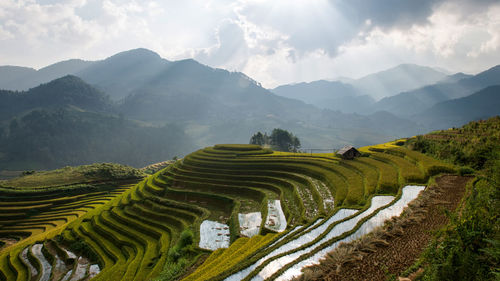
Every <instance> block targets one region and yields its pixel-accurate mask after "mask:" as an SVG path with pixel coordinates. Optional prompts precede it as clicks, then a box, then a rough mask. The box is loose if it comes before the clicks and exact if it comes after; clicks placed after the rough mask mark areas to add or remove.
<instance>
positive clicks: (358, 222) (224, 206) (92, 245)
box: [0, 144, 451, 280]
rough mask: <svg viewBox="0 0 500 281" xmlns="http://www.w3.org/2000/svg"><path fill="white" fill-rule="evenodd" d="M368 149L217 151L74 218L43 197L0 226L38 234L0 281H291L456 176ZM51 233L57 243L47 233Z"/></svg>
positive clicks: (9, 255) (14, 233)
mask: <svg viewBox="0 0 500 281" xmlns="http://www.w3.org/2000/svg"><path fill="white" fill-rule="evenodd" d="M362 151H363V152H365V153H366V155H365V156H364V157H360V158H357V159H355V160H341V159H339V158H337V157H335V156H333V155H331V156H326V155H314V154H313V155H310V154H300V153H299V154H284V153H273V152H272V151H270V150H267V149H262V148H261V147H260V146H255V145H216V146H214V147H209V148H205V149H201V150H199V151H196V152H194V153H192V154H190V155H188V156H186V157H185V158H184V159H182V160H179V161H177V162H175V163H174V164H172V165H170V166H169V167H167V168H165V169H163V170H161V171H159V172H157V173H156V174H154V175H152V176H150V177H148V178H146V179H145V180H144V181H142V182H141V183H139V184H137V185H135V186H134V187H131V188H128V189H126V190H122V191H120V192H121V193H119V192H118V191H117V192H115V193H113V194H111V195H105V194H100V195H97V194H96V195H95V196H92V195H90V194H89V195H86V196H84V197H81V198H79V199H75V200H74V201H71V202H68V203H67V204H68V205H67V206H69V207H68V208H69V209H71V211H68V208H64V207H63V206H53V205H51V206H47V204H53V203H52V201H53V200H55V199H54V198H51V197H50V196H47V197H46V198H37V200H33V201H34V202H36V204H37V205H36V209H37V210H38V209H39V213H37V214H36V215H33V216H30V217H29V218H26V219H25V220H22V222H21V223H12V222H11V223H9V220H8V219H7V216H3V217H2V218H0V220H1V221H2V222H3V221H5V224H2V228H1V229H0V232H1V234H0V235H5V236H4V237H18V238H25V237H27V235H29V233H31V234H36V233H40V234H38V236H32V237H37V238H36V239H32V238H29V239H25V240H22V241H21V242H19V243H18V244H16V245H15V246H11V247H7V248H5V249H4V250H3V251H2V252H0V265H1V267H0V280H30V279H31V277H32V276H33V277H36V278H39V279H40V280H45V278H48V279H47V280H60V279H61V278H65V279H64V280H80V279H88V278H89V277H90V276H92V277H94V280H149V279H151V278H154V277H157V276H160V279H162V280H175V279H183V280H208V279H212V280H224V279H226V280H264V279H266V278H271V279H276V278H278V279H283V280H286V279H287V278H289V277H291V276H295V275H297V274H298V273H300V269H301V267H303V266H304V265H308V264H311V263H314V262H317V260H318V259H319V258H320V257H321V255H324V253H325V252H326V251H329V250H331V249H332V247H335V245H336V244H338V243H339V242H340V241H347V240H349V239H353V238H356V237H357V236H359V235H362V234H364V233H366V232H367V231H369V230H370V229H371V228H373V226H375V225H378V224H380V223H382V222H383V221H384V219H386V218H388V217H391V216H393V215H398V214H399V213H401V211H402V207H404V206H405V205H406V204H407V203H408V202H409V201H410V200H411V199H413V198H415V197H416V196H417V194H418V191H419V190H421V189H422V188H423V187H418V186H417V187H407V188H404V189H403V187H404V186H405V185H408V184H419V185H423V184H425V183H426V182H427V181H428V179H429V177H430V176H431V175H434V174H436V173H439V172H440V171H450V170H451V167H449V166H447V165H444V164H442V163H440V162H437V161H435V160H433V159H431V158H428V157H425V156H423V155H421V154H418V153H415V152H412V151H408V150H406V149H405V148H403V147H399V146H396V145H394V144H386V145H380V146H377V147H373V148H364V149H362ZM42 199H43V200H42ZM30 204H31V203H22V204H13V203H8V202H7V201H5V202H0V209H1V208H4V209H5V210H9V212H11V216H12V217H16V216H18V217H23V216H24V215H23V214H26V213H27V212H30V210H32V209H33V208H35V207H29V206H33V205H30ZM79 204H80V205H79ZM77 211H81V213H78V212H77ZM69 217H71V218H72V219H71V221H70V220H68V218H69ZM4 227H5V228H4ZM50 229H57V233H53V234H51V235H47V233H49V232H50V231H49V230H50ZM190 233H192V235H191V234H190ZM48 239H49V240H48ZM23 241H24V242H23ZM42 244H43V245H47V246H46V247H47V248H48V249H51V247H52V248H56V249H55V250H54V251H53V253H55V254H51V253H50V251H47V252H45V253H44V251H43V250H41V253H42V254H43V255H44V257H46V260H47V262H43V261H42V256H40V255H38V258H36V257H37V256H34V258H33V257H31V258H30V254H29V253H30V251H32V249H33V247H35V249H38V248H39V247H41V246H39V245H42ZM49 245H50V246H49ZM78 245H79V246H80V247H79V248H78V247H76V246H78ZM69 248H71V249H75V254H76V255H79V258H77V257H76V256H75V257H73V258H72V259H73V263H72V266H73V267H72V268H71V269H69V268H70V264H69V263H67V260H68V258H67V257H64V258H61V255H59V253H65V250H64V249H69ZM224 248H227V249H224ZM26 249H29V250H26ZM57 249H59V250H57ZM61 249H62V250H61ZM211 251H213V252H212V253H211V254H210V256H209V257H208V258H207V259H206V260H205V262H204V263H203V264H201V265H199V263H196V261H197V260H198V259H199V258H201V257H206V256H207V255H208V254H209V253H210V252H211ZM25 254H26V255H27V257H26V258H25ZM57 255H59V257H60V258H59V259H58V258H57ZM61 261H63V262H61ZM80 262H81V264H83V265H81V266H80ZM194 264H197V265H199V266H198V267H197V268H196V269H195V268H193V267H192V266H191V265H194ZM56 268H66V271H65V272H64V270H56ZM96 268H97V269H98V270H96ZM187 268H191V269H190V272H191V274H189V275H186V274H185V273H184V272H185V270H186V269H187ZM193 269H195V270H193ZM69 270H71V273H69V272H70V271H69ZM49 271H50V273H48V272H49ZM55 272H57V274H55ZM47 276H48V277H47ZM80 277H81V278H80Z"/></svg>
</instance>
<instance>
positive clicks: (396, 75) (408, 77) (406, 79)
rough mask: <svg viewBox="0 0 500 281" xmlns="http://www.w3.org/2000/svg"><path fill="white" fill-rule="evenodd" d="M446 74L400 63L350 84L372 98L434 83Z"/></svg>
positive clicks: (379, 97) (428, 68) (388, 95)
mask: <svg viewBox="0 0 500 281" xmlns="http://www.w3.org/2000/svg"><path fill="white" fill-rule="evenodd" d="M446 76H447V74H445V73H443V72H440V71H438V70H436V69H434V68H431V67H426V66H419V65H415V64H401V65H398V66H396V67H393V68H390V69H387V70H384V71H381V72H377V73H374V74H370V75H367V76H365V77H362V78H360V79H357V80H354V81H353V82H352V83H351V84H352V85H353V86H354V87H355V88H356V89H357V90H358V91H359V92H361V93H363V94H366V95H370V96H372V97H373V98H374V99H377V100H378V99H381V98H383V97H390V96H393V95H396V94H398V93H401V92H404V91H408V90H412V89H416V88H420V87H422V86H425V85H429V84H434V83H436V82H438V81H439V80H441V79H444V78H445V77H446Z"/></svg>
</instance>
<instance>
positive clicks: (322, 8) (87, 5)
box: [0, 0, 500, 87]
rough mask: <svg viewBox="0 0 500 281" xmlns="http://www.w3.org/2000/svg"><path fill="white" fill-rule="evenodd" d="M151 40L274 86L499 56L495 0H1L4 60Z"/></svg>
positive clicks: (172, 53) (92, 51) (104, 52)
mask: <svg viewBox="0 0 500 281" xmlns="http://www.w3.org/2000/svg"><path fill="white" fill-rule="evenodd" d="M138 47H144V48H149V49H151V50H153V51H156V52H158V53H159V54H160V55H161V56H162V57H165V58H167V59H170V60H176V59H184V58H188V57H190V58H195V59H197V60H199V61H200V62H202V63H205V64H208V65H210V66H213V67H221V68H227V69H229V70H237V71H243V72H245V73H246V74H247V75H248V76H250V77H252V78H254V79H255V80H257V81H259V82H262V84H263V85H264V86H266V87H274V86H277V85H279V84H283V83H291V82H299V81H311V80H317V79H328V78H334V77H338V76H350V77H359V76H362V75H365V74H368V73H371V72H374V71H379V70H382V69H385V68H388V67H392V66H394V65H396V64H399V63H417V64H421V65H430V66H441V67H444V68H447V69H450V70H452V71H458V70H461V71H467V72H471V73H474V72H477V71H480V70H483V69H485V68H488V67H491V66H493V65H495V64H499V63H500V60H499V58H500V4H499V3H498V1H493V0H476V1H473V0H422V1H414V0H397V1H395V0H373V1H364V0H350V1H340V0H330V1H327V0H297V1H285V0H276V1H263V0H239V1H229V0H212V1H203V0H193V1H155V0H143V1H139V0H104V1H100V0H67V1H63V0H38V1H35V0H2V1H0V65H5V64H11V65H24V66H33V67H37V68H38V67H42V66H46V65H48V64H51V63H54V62H57V61H60V60H63V59H69V58H83V59H89V60H95V59H102V58H105V57H107V56H110V55H113V54H115V53H117V52H120V51H124V50H128V49H132V48H138Z"/></svg>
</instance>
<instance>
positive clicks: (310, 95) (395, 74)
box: [271, 64, 452, 114]
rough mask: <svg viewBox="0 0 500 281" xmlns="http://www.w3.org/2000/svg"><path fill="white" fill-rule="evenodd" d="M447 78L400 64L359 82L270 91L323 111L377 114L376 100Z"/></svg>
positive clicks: (321, 83) (320, 82) (311, 84)
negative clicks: (374, 106) (325, 109)
mask: <svg viewBox="0 0 500 281" xmlns="http://www.w3.org/2000/svg"><path fill="white" fill-rule="evenodd" d="M448 77H449V76H448V75H446V74H445V73H443V72H440V71H437V70H435V69H433V68H431V67H426V66H419V65H414V64H401V65H398V66H396V67H393V68H390V69H387V70H384V71H381V72H377V73H373V74H370V75H367V76H364V77H362V78H360V79H343V82H341V81H326V80H318V81H313V82H309V83H297V84H288V85H281V86H278V87H276V88H274V89H272V90H271V91H272V92H273V93H275V94H277V95H280V96H283V97H289V98H295V99H298V100H301V101H304V102H306V103H310V104H313V105H316V106H318V107H320V108H328V109H331V110H340V111H342V112H347V113H353V112H357V113H361V114H369V113H373V112H375V111H376V110H374V109H373V105H374V104H375V100H378V99H381V98H383V97H388V96H393V95H397V94H398V93H400V92H402V91H407V90H412V89H415V88H419V87H422V86H424V85H429V84H434V83H436V82H438V81H441V80H443V79H446V78H448ZM450 79H452V78H450ZM381 110H385V109H381Z"/></svg>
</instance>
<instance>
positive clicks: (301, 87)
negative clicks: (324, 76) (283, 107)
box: [271, 80, 359, 104]
mask: <svg viewBox="0 0 500 281" xmlns="http://www.w3.org/2000/svg"><path fill="white" fill-rule="evenodd" d="M271 92H273V93H275V94H277V95H279V96H283V97H287V98H292V99H298V100H301V101H303V102H305V103H309V104H315V103H318V102H320V101H322V100H325V99H331V98H338V97H345V96H356V95H359V93H358V92H357V91H356V89H354V87H353V86H351V85H349V84H345V83H342V82H338V81H326V80H318V81H313V82H309V83H305V82H304V83H296V84H287V85H281V86H278V87H276V88H274V89H272V90H271Z"/></svg>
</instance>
